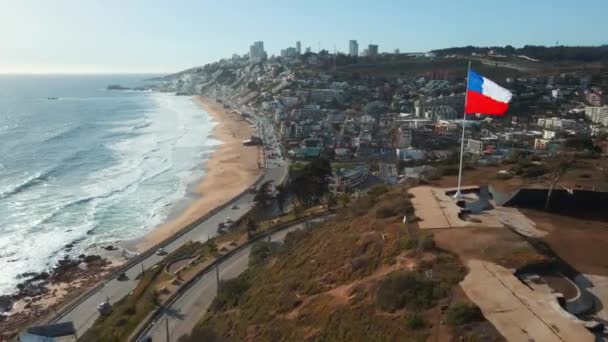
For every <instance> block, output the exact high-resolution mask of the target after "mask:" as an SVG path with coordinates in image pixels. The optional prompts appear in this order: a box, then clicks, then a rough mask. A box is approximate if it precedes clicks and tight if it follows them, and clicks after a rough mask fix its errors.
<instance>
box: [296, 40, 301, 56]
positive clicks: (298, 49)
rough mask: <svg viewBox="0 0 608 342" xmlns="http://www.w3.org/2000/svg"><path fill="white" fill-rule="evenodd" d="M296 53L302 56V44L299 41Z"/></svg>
mask: <svg viewBox="0 0 608 342" xmlns="http://www.w3.org/2000/svg"><path fill="white" fill-rule="evenodd" d="M296 53H297V54H298V56H299V55H301V54H302V43H301V42H300V41H299V40H298V41H297V42H296Z"/></svg>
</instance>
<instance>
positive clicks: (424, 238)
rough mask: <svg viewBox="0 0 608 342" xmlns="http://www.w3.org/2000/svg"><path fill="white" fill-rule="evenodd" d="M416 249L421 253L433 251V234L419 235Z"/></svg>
mask: <svg viewBox="0 0 608 342" xmlns="http://www.w3.org/2000/svg"><path fill="white" fill-rule="evenodd" d="M418 249H419V250H421V251H423V252H425V251H431V250H433V249H435V240H434V239H433V234H428V233H427V234H420V236H418Z"/></svg>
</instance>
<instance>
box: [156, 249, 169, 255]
mask: <svg viewBox="0 0 608 342" xmlns="http://www.w3.org/2000/svg"><path fill="white" fill-rule="evenodd" d="M156 255H167V251H165V249H164V248H162V247H161V248H159V249H157V250H156Z"/></svg>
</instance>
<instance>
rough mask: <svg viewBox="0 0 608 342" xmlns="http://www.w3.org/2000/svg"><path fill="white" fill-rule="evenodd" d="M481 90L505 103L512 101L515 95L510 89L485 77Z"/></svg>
mask: <svg viewBox="0 0 608 342" xmlns="http://www.w3.org/2000/svg"><path fill="white" fill-rule="evenodd" d="M481 92H482V93H483V94H484V95H486V96H489V97H491V98H493V99H494V100H496V101H498V102H504V103H508V102H509V101H511V97H513V94H511V92H510V91H508V90H507V89H505V88H503V87H501V86H499V85H498V84H496V83H494V82H493V81H491V80H489V79H487V78H485V77H484V78H483V83H482V84H481Z"/></svg>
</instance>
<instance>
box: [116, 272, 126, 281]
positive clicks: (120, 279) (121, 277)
mask: <svg viewBox="0 0 608 342" xmlns="http://www.w3.org/2000/svg"><path fill="white" fill-rule="evenodd" d="M116 279H117V280H118V281H125V280H128V279H129V277H127V275H126V274H125V272H120V273H119V274H118V277H116Z"/></svg>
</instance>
